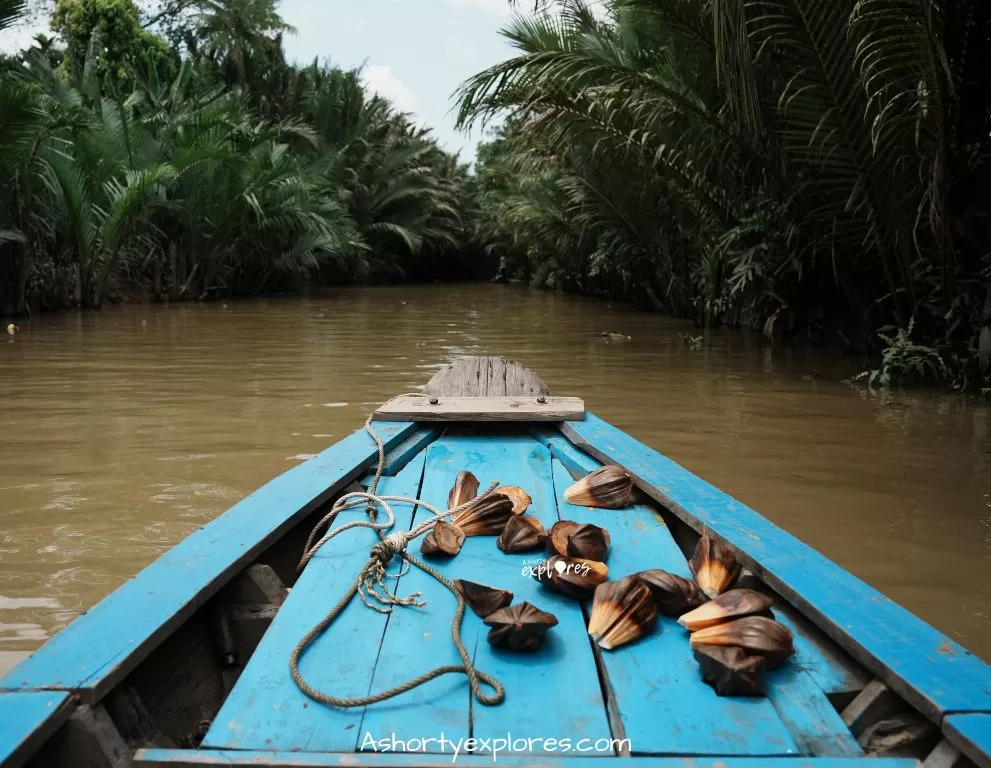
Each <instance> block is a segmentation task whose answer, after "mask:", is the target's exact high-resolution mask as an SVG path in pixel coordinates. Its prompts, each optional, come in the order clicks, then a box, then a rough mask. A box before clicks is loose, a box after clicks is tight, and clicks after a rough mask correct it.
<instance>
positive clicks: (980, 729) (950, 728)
mask: <svg viewBox="0 0 991 768" xmlns="http://www.w3.org/2000/svg"><path fill="white" fill-rule="evenodd" d="M943 730H944V731H945V732H946V734H947V737H948V738H949V740H950V741H951V742H952V743H953V745H954V746H955V747H956V748H957V749H959V750H960V751H961V752H963V753H964V754H965V755H967V757H969V758H970V759H971V760H973V761H974V763H975V764H976V765H977V767H978V768H991V712H987V713H983V714H976V713H974V714H964V715H950V716H949V717H947V718H946V722H945V723H944V725H943Z"/></svg>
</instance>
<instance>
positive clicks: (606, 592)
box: [588, 576, 657, 651]
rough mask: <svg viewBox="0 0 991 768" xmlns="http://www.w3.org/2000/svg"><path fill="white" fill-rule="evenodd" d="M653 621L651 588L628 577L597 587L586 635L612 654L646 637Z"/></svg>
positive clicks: (654, 609) (654, 613)
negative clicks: (623, 646) (616, 649)
mask: <svg viewBox="0 0 991 768" xmlns="http://www.w3.org/2000/svg"><path fill="white" fill-rule="evenodd" d="M656 621H657V607H656V606H655V605H654V599H653V597H652V596H651V593H650V587H648V586H647V585H646V584H645V583H644V582H643V581H641V580H640V579H639V578H637V577H636V576H627V577H626V578H623V579H620V580H619V581H607V582H605V583H603V584H600V585H599V586H598V587H596V590H595V596H594V598H593V601H592V613H591V616H590V617H589V622H588V634H589V635H590V636H591V637H592V639H593V640H594V641H595V642H596V644H597V645H598V646H599V647H600V648H604V649H605V650H607V651H611V650H613V649H614V648H619V647H620V646H621V645H626V644H627V643H632V642H633V641H634V640H638V639H639V638H641V637H643V636H644V635H647V634H649V633H650V632H651V631H653V629H654V625H655V623H656Z"/></svg>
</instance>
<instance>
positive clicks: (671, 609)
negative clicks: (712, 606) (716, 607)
mask: <svg viewBox="0 0 991 768" xmlns="http://www.w3.org/2000/svg"><path fill="white" fill-rule="evenodd" d="M636 575H637V576H639V577H640V579H641V580H642V581H643V582H644V583H645V584H646V585H647V586H648V587H650V591H651V594H652V595H653V598H654V605H656V606H657V612H658V613H661V614H663V615H665V616H681V615H682V614H683V613H685V612H686V611H690V610H692V609H693V608H697V607H698V606H700V605H702V603H704V602H705V597H704V596H703V595H702V592H701V590H699V587H698V584H696V583H695V582H694V581H691V580H689V579H683V578H682V577H681V576H676V575H675V574H673V573H668V572H667V571H663V570H661V569H660V568H653V569H651V570H649V571H640V573H638V574H636Z"/></svg>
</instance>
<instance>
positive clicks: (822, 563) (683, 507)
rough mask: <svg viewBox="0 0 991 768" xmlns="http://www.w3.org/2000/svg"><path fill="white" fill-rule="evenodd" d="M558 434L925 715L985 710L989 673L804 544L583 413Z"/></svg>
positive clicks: (990, 708)
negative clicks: (721, 546)
mask: <svg viewBox="0 0 991 768" xmlns="http://www.w3.org/2000/svg"><path fill="white" fill-rule="evenodd" d="M561 429H562V432H563V434H564V435H565V437H567V438H568V439H569V440H571V441H573V442H574V443H575V444H576V445H577V446H578V447H580V448H583V449H585V450H587V451H588V452H589V453H591V454H592V455H593V456H595V457H596V458H598V459H600V460H602V461H605V462H609V463H614V464H619V465H621V466H623V467H625V468H626V469H627V470H628V471H629V472H631V473H632V474H633V475H634V476H635V477H636V478H637V479H638V484H639V485H640V487H641V488H642V489H643V490H644V491H645V492H647V493H648V494H651V495H653V497H654V498H655V499H656V500H657V501H659V502H660V503H662V504H664V505H665V507H667V508H668V509H669V510H670V511H671V512H672V513H674V514H675V515H677V516H678V517H680V518H681V519H682V520H684V521H685V522H686V523H688V524H689V525H692V526H693V527H695V528H696V530H700V529H702V528H705V529H706V530H708V531H709V532H710V533H711V534H713V535H714V536H716V537H717V538H720V539H723V540H725V541H726V542H728V543H729V544H730V545H732V546H733V547H734V548H736V549H737V551H738V552H739V557H740V559H741V560H742V561H743V562H744V563H745V565H746V566H747V567H748V568H750V569H751V570H752V571H753V572H754V573H755V574H756V575H757V576H758V577H760V578H761V579H762V580H763V581H764V582H766V583H767V584H768V585H770V586H771V587H772V588H773V589H774V590H775V591H777V592H778V593H779V594H781V595H783V596H784V597H785V598H786V599H788V600H790V601H791V602H792V603H793V604H795V605H796V607H798V608H799V609H800V610H802V611H803V613H805V614H806V615H807V616H809V617H810V618H812V619H813V620H815V622H816V623H817V624H818V625H819V626H820V628H822V629H823V631H825V632H826V633H827V634H828V635H829V636H831V637H832V638H833V639H834V640H835V641H836V642H838V643H839V644H840V645H841V646H842V647H843V648H844V649H845V650H847V651H848V652H849V653H851V654H852V655H853V656H854V657H855V658H857V660H858V661H860V662H861V663H863V664H864V665H865V666H866V667H868V668H869V669H870V670H871V671H872V672H873V673H874V674H875V675H877V676H878V677H879V678H881V679H882V680H884V682H885V683H887V684H888V685H889V686H890V687H891V688H892V689H893V690H895V691H896V692H898V693H899V694H900V695H901V696H903V697H904V698H905V699H906V701H908V702H909V703H910V704H912V705H913V706H914V707H915V708H916V709H918V710H919V712H921V713H922V714H923V715H925V716H926V717H927V718H928V719H929V720H930V721H931V722H932V723H934V724H936V725H941V724H942V719H943V716H944V715H945V714H947V713H952V712H991V667H989V666H988V665H986V664H984V663H983V662H982V661H981V660H980V659H978V658H977V657H976V656H974V655H973V654H972V653H970V652H969V651H967V650H966V649H965V648H963V647H961V646H960V645H958V644H957V643H955V642H953V641H952V640H950V639H949V638H948V637H946V636H945V635H943V634H942V633H940V632H938V631H937V630H935V629H934V628H932V627H931V626H929V625H928V624H926V623H924V622H923V621H921V620H920V619H918V618H917V617H915V616H914V615H912V614H911V613H910V612H909V611H907V610H906V609H904V608H902V607H901V606H900V605H898V604H897V603H894V602H893V601H891V600H890V599H888V598H887V597H885V596H884V595H882V594H881V593H880V592H878V591H877V590H875V589H873V588H872V587H870V586H868V585H867V584H865V583H864V582H862V581H861V580H860V579H858V578H856V577H855V576H853V575H852V574H851V573H849V572H847V571H845V570H843V569H842V568H840V567H839V566H837V565H836V564H834V563H832V562H831V561H829V560H828V559H826V558H825V557H824V556H823V555H821V554H820V553H819V552H817V551H816V550H814V549H812V548H811V547H810V546H808V545H807V544H804V543H803V542H801V541H800V540H798V539H796V538H795V537H794V536H792V535H791V534H789V533H786V532H785V531H783V530H781V529H780V528H778V527H777V526H776V525H774V524H773V523H771V522H770V521H769V520H767V519H766V518H764V517H763V516H761V515H759V514H758V513H757V512H755V511H753V510H752V509H750V508H749V507H746V506H745V505H743V504H742V503H740V502H739V501H737V500H735V499H733V498H732V497H731V496H729V495H727V494H725V493H723V492H722V491H720V490H719V489H717V488H715V487H714V486H712V485H710V484H709V483H707V482H705V481H704V480H702V479H701V478H699V477H697V476H696V475H694V474H692V473H691V472H689V471H688V470H686V469H684V468H683V467H681V466H679V465H678V464H676V463H675V462H673V461H672V460H671V459H669V458H667V457H665V456H663V455H661V454H659V453H657V452H656V451H653V450H651V449H650V448H648V447H647V446H645V445H643V444H642V443H640V442H638V441H637V440H635V439H634V438H632V437H630V436H629V435H627V434H626V433H624V432H622V431H621V430H619V429H617V428H616V427H614V426H612V425H610V424H608V423H606V422H604V421H603V420H602V419H600V418H598V417H596V416H594V415H593V414H591V413H589V414H587V415H586V418H585V419H584V420H583V421H573V422H565V423H564V424H563V425H562V427H561Z"/></svg>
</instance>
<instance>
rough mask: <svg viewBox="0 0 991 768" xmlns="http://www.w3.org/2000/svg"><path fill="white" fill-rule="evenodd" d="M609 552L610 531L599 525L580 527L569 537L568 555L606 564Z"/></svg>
mask: <svg viewBox="0 0 991 768" xmlns="http://www.w3.org/2000/svg"><path fill="white" fill-rule="evenodd" d="M608 552H609V531H607V530H606V529H605V528H600V527H599V526H597V525H591V524H586V525H579V526H578V528H577V529H575V530H574V531H573V532H572V534H571V536H569V537H568V554H569V555H571V556H572V557H581V558H584V559H585V560H598V561H599V562H600V563H601V562H605V559H606V554H607V553H608Z"/></svg>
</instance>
